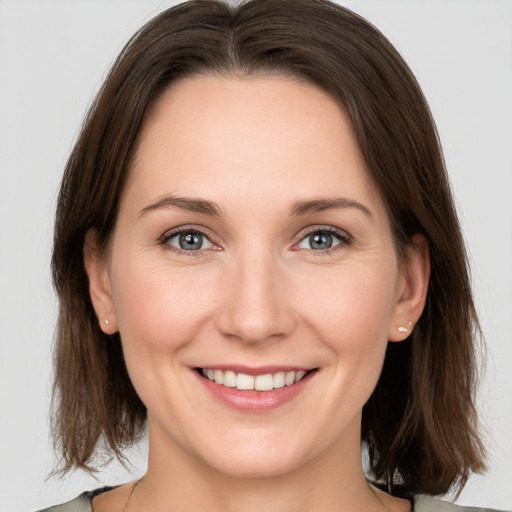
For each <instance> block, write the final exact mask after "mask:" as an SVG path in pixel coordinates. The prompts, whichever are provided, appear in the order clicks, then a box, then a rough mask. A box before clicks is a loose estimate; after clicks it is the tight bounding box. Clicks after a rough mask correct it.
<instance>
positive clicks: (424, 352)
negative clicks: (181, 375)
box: [52, 0, 484, 494]
mask: <svg viewBox="0 0 512 512" xmlns="http://www.w3.org/2000/svg"><path fill="white" fill-rule="evenodd" d="M203 74H217V75H222V76H250V75H253V74H258V75H261V74H271V75H284V76H291V77H296V78H299V79H302V80H305V81H308V82H310V83H312V84H315V85H316V86H318V87H320V88H321V89H323V90H324V91H326V92H327V93H329V94H330V95H331V96H332V97H333V98H335V99H336V100H337V101H338V102H339V104H340V106H341V108H343V109H344V111H345V112H346V114H347V115H348V116H349V118H350V121H351V123H352V127H353V130H354V133H355V136H356V139H357V141H358V144H359V148H360V151H361V154H362V156H363V158H364V161H365V164H366V167H367V170H368V173H369V174H370V176H371V177H372V179H373V181H374V183H375V185H376V187H377V189H378V190H379V192H380V194H381V197H382V199H383V201H384V203H385V205H386V207H387V211H388V214H389V216H390V220H391V226H392V231H393V236H394V242H395V247H396V250H397V254H398V257H399V259H400V258H404V257H406V255H407V249H408V247H410V245H411V239H412V237H413V235H414V234H416V233H422V234H423V235H424V236H425V237H426V238H427V240H428V243H429V247H430V259H431V279H430V284H429V290H428V297H427V303H426V306H425V310H424V312H423V315H422V317H421V318H420V320H419V322H418V324H417V325H416V326H415V329H414V332H413V334H412V335H411V336H410V337H409V339H408V340H407V341H406V342H403V343H390V344H389V347H388V351H387V355H386V359H385V363H384V368H383V371H382V375H381V378H380V380H379V382H378V384H377V387H376V389H375V391H374V393H373V395H372V396H371V398H370V399H369V401H368V402H367V403H366V405H365V406H364V409H363V422H362V440H363V442H364V443H366V445H367V447H368V452H369V457H370V467H371V470H372V472H373V474H374V476H375V478H376V479H379V480H382V481H388V482H390V483H391V484H392V485H391V487H392V488H394V487H396V488H395V490H394V491H393V492H398V486H395V484H396V483H397V482H401V483H402V484H403V485H404V486H405V488H406V489H407V490H408V491H409V492H414V493H427V494H440V493H445V492H447V491H448V490H450V489H452V488H455V489H460V488H462V486H463V485H464V483H465V482H466V480H467V478H468V475H469V473H470V472H471V471H482V470H483V469H484V463H483V451H484V450H483V446H482V443H481V441H480V439H479V437H478V432H477V418H476V413H475V407H474V387H475V380H476V375H475V367H476V363H475V341H476V340H478V339H479V336H478V335H479V329H478V322H477V317H476V313H475V308H474V304H473V300H472V295H471V289H470V282H469V277H468V264H467V258H466V253H465V249H464V244H463V240H462V236H461V232H460V227H459V224H458V220H457V216H456V213H455V211H454V206H453V202H452V198H451V192H450V187H449V183H448V179H447V176H446V172H445V166H444V162H443V156H442V152H441V149H440V144H439V140H438V135H437V132H436V128H435V125H434V122H433V120H432V117H431V114H430V111H429V108H428V105H427V103H426V101H425V98H424V96H423V94H422V92H421V90H420V87H419V86H418V83H417V82H416V80H415V78H414V76H413V75H412V73H411V71H410V70H409V68H408V67H407V65H406V64H405V62H404V61H403V60H402V58H401V57H400V55H399V54H398V53H397V51H396V50H395V49H394V48H393V46H392V45H391V44H390V43H389V42H388V40H387V39H386V38H385V37H384V36H383V35H382V34H381V33H380V32H379V31H378V30H377V29H376V28H375V27H373V26H372V25H371V24H370V23H369V22H367V21H366V20H364V19H363V18H361V17H359V16H358V15H356V14H354V13H353V12H351V11H349V10H348V9H346V8H343V7H340V6H338V5H336V4H333V3H330V2H329V1H327V0H249V1H247V2H242V3H240V4H238V5H236V6H229V5H227V4H225V3H223V2H220V1H217V0H193V1H190V2H186V3H183V4H180V5H177V6H175V7H172V8H170V9H168V10H166V11H165V12H163V13H161V14H160V15H158V16H157V17H156V18H154V19H153V20H152V21H150V22H149V23H148V24H147V25H145V26H144V27H143V28H142V29H141V30H140V31H139V32H138V33H137V34H135V36H134V37H133V38H132V39H131V40H130V41H129V42H128V44H127V45H126V47H125V48H124V49H123V51H122V52H121V54H120V56H119V57H118V59H117V61H116V62H115V63H114V65H113V67H112V69H111V71H110V73H109V75H108V77H107V79H106V80H105V83H104V84H103V86H102V88H101V90H100V91H99V94H98V96H97V97H96V100H95V101H94V103H93V105H92V107H91V109H90V111H89V113H88V114H87V117H86V119H85V122H84V125H83V128H82V131H81V133H80V136H79V138H78V140H77V142H76V145H75V147H74V148H73V151H72V153H71V156H70V158H69V161H68V163H67V166H66V169H65V173H64V177H63V181H62V186H61V190H60V195H59V199H58V207H57V215H56V223H55V240H54V252H53V260H52V270H53V279H54V284H55V287H56V290H57V293H58V296H59V298H60V314H59V320H58V327H57V333H56V353H55V363H56V373H55V383H54V410H55V414H54V421H53V432H54V438H55V443H56V446H57V448H58V450H59V451H60V453H61V455H62V470H63V471H67V470H70V469H73V468H82V469H86V470H89V471H94V461H95V455H97V453H98V446H99V442H100V441H101V443H102V446H103V447H104V448H106V451H107V453H110V454H111V455H112V456H116V457H117V458H119V459H121V460H122V459H123V450H124V449H125V448H126V447H127V446H129V445H130V444H132V443H133V442H135V441H136V440H137V438H138V436H139V434H140V433H141V431H142V430H143V428H144V422H145V418H146V409H145V407H144V405H143V403H142V402H141V401H140V399H139V398H138V396H137V394H136V393H135V391H134V389H133V387H132V384H131V382H130V379H129V377H128V374H127V371H126V367H125V364H124V360H123V354H122V348H121V344H120V340H119V336H118V335H114V336H112V337H109V336H106V335H105V334H103V332H102V331H101V329H100V328H99V326H98V321H97V319H96V316H95V313H94V310H93V307H92V304H91V300H90V297H89V291H88V280H87V276H86V273H85V270H84V263H83V254H82V250H83V244H84V236H85V234H86V232H87V230H88V229H90V228H94V229H95V230H96V231H97V232H98V236H99V240H100V243H103V244H106V243H107V242H108V240H109V237H110V235H111V233H112V230H113V228H114V226H115V221H116V215H117V212H118V208H119V201H120V197H121V194H122V192H123V188H124V186H125V183H126V181H127V177H128V175H129V173H130V164H131V162H132V159H133V157H134V153H135V151H136V147H137V144H136V143H137V136H138V134H139V131H140V129H141V125H142V123H143V120H144V116H145V113H146V112H147V110H148V107H149V106H150V105H151V104H152V103H153V102H154V101H155V100H156V98H158V96H159V94H160V93H161V92H162V91H163V90H165V89H166V88H167V87H168V86H169V85H170V84H171V83H172V82H174V81H176V80H179V79H181V78H184V77H193V76H197V75H203Z"/></svg>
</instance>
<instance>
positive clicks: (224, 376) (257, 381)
mask: <svg viewBox="0 0 512 512" xmlns="http://www.w3.org/2000/svg"><path fill="white" fill-rule="evenodd" d="M307 373H308V372H307V371H305V370H297V371H288V372H284V371H279V372H276V373H273V374H272V373H266V374H263V375H247V374H245V373H236V372H234V371H232V370H218V369H213V368H202V369H201V374H202V375H203V377H205V378H207V379H208V380H210V381H212V382H215V383H216V384H220V385H222V386H226V387H228V388H237V389H239V390H244V391H245V390H255V391H272V390H273V389H279V388H284V387H285V386H291V385H292V384H295V383H297V382H300V381H301V380H302V379H303V378H304V377H305V376H306V374H307Z"/></svg>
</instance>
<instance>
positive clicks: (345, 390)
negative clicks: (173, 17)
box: [86, 77, 417, 476]
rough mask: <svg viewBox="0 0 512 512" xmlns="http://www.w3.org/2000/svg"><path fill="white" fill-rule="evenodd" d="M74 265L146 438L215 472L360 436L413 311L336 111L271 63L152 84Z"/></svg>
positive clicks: (383, 221)
mask: <svg viewBox="0 0 512 512" xmlns="http://www.w3.org/2000/svg"><path fill="white" fill-rule="evenodd" d="M91 262H92V263H91ZM86 267H87V269H88V273H89V277H90V280H91V293H92V298H93V302H94V305H95V308H96V311H97V313H98V317H99V318H100V319H101V323H102V324H103V319H104V318H107V319H109V325H108V326H107V325H103V328H104V330H105V331H106V332H113V331H116V330H117V329H118V330H119V331H120V335H121V339H122V344H123V349H124V352H125V358H126V363H127V367H128V371H129V374H130V378H131V379H132V381H133V384H134V386H135V388H136V390H137V392H138V394H139V396H140V398H141V399H142V401H143V402H144V404H145V405H146V406H147V409H148V421H149V429H150V439H151V443H152V444H153V445H155V446H158V447H159V448H161V449H163V448H164V447H165V450H167V453H169V451H170V452H172V453H175V454H180V456H182V457H191V458H194V459H195V460H196V461H199V462H200V463H201V464H204V465H206V466H208V467H209V468H213V469H214V470H218V471H221V472H224V473H228V474H237V475H253V476H258V475H276V474H281V473H285V472H287V471H291V470H293V469H294V468H297V467H299V466H301V465H304V464H306V463H310V462H312V461H314V460H320V459H321V458H322V457H326V456H327V454H332V453H335V454H340V453H348V451H347V450H352V452H353V451H354V450H356V451H359V449H360V444H359V443H360V437H359V436H360V434H359V432H360V423H361V410H362V407H363V405H364V403H365V402H366V400H367V399H368V398H369V396H370V394H371V393H372V390H373V389H374V387H375V385H376V382H377V380H378V377H379V374H380V371H381V367H382V364H383V358H384V354H385V349H386V346H387V343H388V340H390V339H391V340H395V341H398V340H399V339H403V338H405V337H406V335H405V334H402V333H400V332H399V331H397V326H398V325H405V326H406V325H407V322H408V321H409V320H410V319H411V318H410V315H411V314H412V313H414V311H412V310H411V297H413V296H415V292H414V287H413V286H412V285H411V282H412V281H413V279H411V278H410V275H409V274H411V275H412V274H414V272H409V274H408V273H407V272H408V271H406V270H403V269H402V267H400V268H399V265H398V263H397V257H396V253H395V250H394V246H393V240H392V233H391V230H390V223H389V219H388V216H387V214H386V211H385V208H384V206H383V204H382V201H381V200H380V198H379V196H378V194H377V192H376V190H375V188H374V186H373V185H372V182H371V180H370V179H369V176H368V173H367V171H366V170H365V167H364V164H363V162H362V160H361V158H360V155H359V153H358V147H357V145H356V142H355V139H354V136H353V134H352V131H351V126H350V124H349V122H348V120H347V117H346V115H345V114H344V113H343V111H342V110H341V108H340V107H339V106H338V105H337V104H336V102H335V101H334V100H333V99H331V98H330V97H329V96H328V95H327V94H325V93H324V92H322V91H321V90H319V89H318V88H316V87H315V86H313V85H310V84H306V83H301V82H299V81H296V80H292V79H287V78H284V77H282V78H279V77H252V78H234V77H233V78H219V77H198V78H190V79H186V80H184V81H182V82H179V83H178V84H175V85H173V86H172V88H170V89H169V90H168V91H166V92H165V93H164V94H163V96H162V97H160V98H159V100H158V101H157V102H156V103H155V105H154V106H153V108H152V109H151V111H150V112H149V113H148V116H147V118H146V121H145V124H144V126H143V129H142V132H141V137H140V145H139V147H138V151H137V154H136V159H135V162H134V167H133V171H132V174H131V176H130V180H129V183H128V185H127V187H126V189H125V191H124V193H123V196H122V201H121V205H120V211H119V217H118V220H117V224H116V227H115V230H114V233H113V237H112V240H111V243H110V246H109V248H108V251H107V253H106V254H104V255H102V256H97V257H90V258H88V256H87V251H86ZM404 268H405V269H407V266H405V267H404ZM416 295H417V294H416ZM254 388H255V389H254Z"/></svg>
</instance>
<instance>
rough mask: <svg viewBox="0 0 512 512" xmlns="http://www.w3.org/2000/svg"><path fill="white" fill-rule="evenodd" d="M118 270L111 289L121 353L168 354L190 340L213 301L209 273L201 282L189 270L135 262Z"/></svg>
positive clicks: (135, 260) (126, 263) (126, 262)
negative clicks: (121, 345)
mask: <svg viewBox="0 0 512 512" xmlns="http://www.w3.org/2000/svg"><path fill="white" fill-rule="evenodd" d="M118 269H119V274H118V275H119V278H118V279H115V280H114V282H115V286H114V290H113V291H114V302H115V307H116V315H117V321H118V325H119V331H120V334H121V338H122V339H123V346H124V347H125V350H136V351H137V352H141V351H151V352H154V353H155V355H156V354H158V355H162V354H171V353H174V352H176V351H177V350H179V349H180V347H182V346H184V345H186V344H188V343H190V342H191V341H192V340H193V339H194V337H195V334H196V333H197V332H198V331H199V330H200V328H201V325H202V322H203V319H204V316H205V313H207V311H208V308H209V307H211V304H213V303H214V301H213V300H212V297H211V292H210V290H212V288H213V286H211V285H210V284H209V282H208V274H206V275H204V274H203V275H202V276H201V280H200V279H199V277H198V275H197V272H194V271H193V270H190V269H176V268H169V267H168V266H166V265H165V263H164V264H151V262H147V261H141V259H138V258H137V259H136V258H134V259H133V260H132V261H125V262H124V264H123V265H122V266H118ZM126 276H130V277H129V279H127V278H126Z"/></svg>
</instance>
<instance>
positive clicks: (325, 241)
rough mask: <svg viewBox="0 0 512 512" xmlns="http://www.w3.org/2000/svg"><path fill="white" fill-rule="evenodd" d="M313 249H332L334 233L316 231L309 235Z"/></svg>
mask: <svg viewBox="0 0 512 512" xmlns="http://www.w3.org/2000/svg"><path fill="white" fill-rule="evenodd" d="M309 242H310V244H311V247H312V248H313V249H330V248H331V247H332V235H330V234H329V233H315V234H314V235H311V236H310V237H309Z"/></svg>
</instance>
